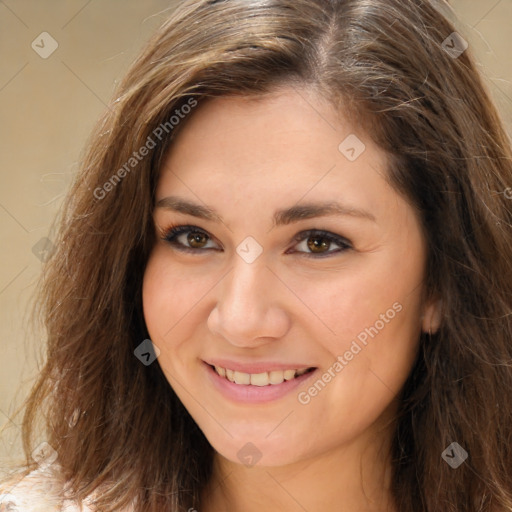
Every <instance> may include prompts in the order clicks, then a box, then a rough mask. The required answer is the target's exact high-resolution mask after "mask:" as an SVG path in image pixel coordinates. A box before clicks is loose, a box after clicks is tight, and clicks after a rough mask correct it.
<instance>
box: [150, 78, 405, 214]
mask: <svg viewBox="0 0 512 512" xmlns="http://www.w3.org/2000/svg"><path fill="white" fill-rule="evenodd" d="M387 165H388V160H387V155H386V154H385V153H384V152H383V151H382V150H381V149H380V148H379V147H377V146H376V145H375V144H374V143H373V141H372V140H371V139H370V137H369V136H368V135H367V134H366V133H364V132H361V131H359V130H357V129H356V128H354V127H353V126H352V125H351V123H350V122H349V121H348V120H347V119H345V118H344V116H343V114H342V113H340V112H337V111H335V110H334V109H333V107H332V106H331V105H330V103H328V102H327V101H325V100H323V99H322V98H320V97H318V96H317V95H315V94H314V93H312V92H311V91H307V90H300V91H299V90H296V89H292V88H289V89H284V90H280V91H278V92H275V93H273V94H267V95H265V96H261V97H253V96H250V97H245V96H227V97H220V98H214V99H209V100H207V101H205V102H202V103H200V105H199V106H198V107H197V108H196V109H195V110H194V112H193V114H192V115H191V116H190V117H189V118H187V119H186V120H185V123H184V125H183V126H182V127H180V131H179V132H178V133H177V136H176V138H175V140H174V141H173V143H172V146H171V147H170V150H169V151H168V153H167V155H166V158H165V159H164V162H163V166H162V169H161V175H160V179H159V184H158V189H157V201H158V200H159V199H161V198H162V197H164V196H165V195H170V194H173V195H174V194H176V193H178V194H181V195H183V196H185V197H187V198H188V199H193V200H195V201H196V202H197V200H198V199H199V200H203V201H205V202H208V203H209V204H210V203H211V202H212V199H213V200H214V202H215V201H219V200H220V201H221V202H220V203H218V206H219V208H221V209H222V207H225V206H226V202H225V200H226V199H227V198H229V205H231V206H236V205H237V204H238V203H237V201H241V202H245V204H247V205H249V204H250V203H254V204H256V203H257V207H258V208H261V207H266V206H267V205H268V204H269V203H270V202H279V203H283V202H286V203H289V202H292V203H296V202H298V201H300V200H301V198H303V199H308V200H315V201H317V200H320V199H324V200H327V199H329V200H338V199H343V198H344V199H345V200H346V201H349V202H351V203H353V204H352V206H354V207H356V205H357V207H359V208H368V207H369V206H372V208H373V209H374V210H377V211H376V213H377V214H378V213H379V210H385V209H389V207H390V206H391V203H393V202H396V196H397V193H396V192H395V191H394V190H393V189H392V188H391V187H390V186H389V184H388V182H387V180H386V168H387ZM207 199H208V200H207ZM222 201H224V204H222Z"/></svg>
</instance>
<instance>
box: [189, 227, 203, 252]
mask: <svg viewBox="0 0 512 512" xmlns="http://www.w3.org/2000/svg"><path fill="white" fill-rule="evenodd" d="M187 242H188V243H189V244H190V247H193V248H194V249H203V247H204V245H205V244H206V243H207V242H208V235H207V234H206V233H202V232H200V231H190V233H189V234H188V235H187Z"/></svg>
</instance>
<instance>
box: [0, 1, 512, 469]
mask: <svg viewBox="0 0 512 512" xmlns="http://www.w3.org/2000/svg"><path fill="white" fill-rule="evenodd" d="M177 3H178V2H176V1H174V2H173V1H169V0H167V1H166V0H145V1H144V2H140V1H136V0H108V1H100V0H67V1H66V2H62V1H57V0H45V1H40V0H39V1H38V0H0V119H1V121H0V161H1V166H0V175H1V178H0V179H1V188H0V233H1V239H2V250H1V260H0V336H1V347H2V356H1V357H0V426H3V427H4V430H3V433H2V434H1V435H0V468H1V467H2V466H3V465H4V466H5V462H6V461H7V460H13V459H15V458H18V456H19V454H20V453H21V450H20V439H19V423H20V420H21V416H20V415H17V416H16V415H15V410H16V406H17V405H19V403H20V401H21V400H22V399H23V397H24V396H25V394H26V392H27V390H28V387H29V386H30V384H31V382H33V378H34V375H35V373H36V369H37V362H38V361H39V362H40V361H41V356H42V344H41V342H40V340H38V339H33V337H30V336H28V333H27V328H26V326H27V321H28V319H27V313H28V309H27V304H28V300H29V298H30V294H31V293H32V291H33V289H34V282H35V280H36V278H37V276H38V274H39V272H40V269H41V259H42V258H44V253H45V250H47V249H48V248H49V247H50V245H51V240H50V241H49V239H51V233H50V232H49V228H50V224H51V221H52V219H53V217H54V215H55V213H56V211H57V210H58V208H59V205H60V203H61V199H62V196H63V194H64V192H65V190H66V188H67V187H68V185H69V183H70V181H71V178H72V175H73V173H74V172H76V170H77V162H78V159H79V156H80V152H81V149H82V148H83V145H84V143H85V140H86V137H87V136H88V134H89V132H90V130H91V129H92V127H93V124H94V122H95V120H96V119H97V118H98V117H99V115H100V114H101V112H102V111H103V110H104V109H105V104H106V102H107V101H108V99H109V98H110V96H111V93H112V90H113V86H114V84H115V83H116V82H117V81H118V80H119V79H120V78H121V77H122V75H123V73H124V72H125V70H126V69H127V67H128V65H129V63H130V62H131V60H132V59H133V57H134V56H135V54H136V53H137V51H138V49H139V48H140V47H141V46H142V44H143V43H144V42H145V41H146V40H147V39H148V37H149V36H150V35H151V34H152V33H153V31H154V30H155V29H156V27H157V26H159V25H160V24H161V22H162V21H163V20H164V19H165V18H166V15H167V14H168V12H169V10H172V8H173V6H175V5H177ZM451 5H452V6H453V9H454V11H455V13H456V14H457V17H458V21H457V28H458V31H459V32H460V33H461V34H462V35H463V36H464V37H465V38H466V39H467V40H468V42H469V44H470V47H471V48H472V50H473V51H474V52H475V54H476V56H477V58H478V61H479V65H480V68H481V70H482V72H483V73H484V75H485V76H486V78H487V81H488V84H489V88H490V90H491V92H492V94H493V96H494V98H495V101H496V102H497V104H498V105H499V108H500V110H501V112H502V114H503V117H504V119H505V121H506V123H507V127H508V130H509V133H511V134H512V56H511V53H512V52H511V51H510V49H511V48H512V34H511V32H510V26H511V22H512V0H452V1H451ZM42 33H46V34H42ZM41 34H42V35H41ZM52 52H53V53H52Z"/></svg>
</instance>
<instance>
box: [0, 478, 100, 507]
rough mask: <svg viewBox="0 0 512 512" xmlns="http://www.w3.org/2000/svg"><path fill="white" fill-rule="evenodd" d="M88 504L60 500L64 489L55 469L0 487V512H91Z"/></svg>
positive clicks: (3, 484)
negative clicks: (80, 504)
mask: <svg viewBox="0 0 512 512" xmlns="http://www.w3.org/2000/svg"><path fill="white" fill-rule="evenodd" d="M88 504H90V501H89V500H85V501H84V502H83V503H82V509H80V506H79V505H77V503H76V502H71V501H69V500H66V499H64V486H63V484H62V480H61V479H60V478H59V477H58V474H57V473H56V470H55V469H52V470H50V468H38V469H36V470H34V471H32V472H31V473H29V474H28V475H27V476H26V477H24V478H20V477H19V476H18V477H17V478H15V479H13V480H12V481H10V482H2V483H1V484H0V512H93V509H91V508H89V506H88Z"/></svg>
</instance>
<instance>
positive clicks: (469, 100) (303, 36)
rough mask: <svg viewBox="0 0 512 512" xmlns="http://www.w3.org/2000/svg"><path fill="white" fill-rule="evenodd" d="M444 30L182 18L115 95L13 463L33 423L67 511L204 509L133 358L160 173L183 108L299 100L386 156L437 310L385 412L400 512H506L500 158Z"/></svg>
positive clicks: (510, 330) (507, 224)
mask: <svg viewBox="0 0 512 512" xmlns="http://www.w3.org/2000/svg"><path fill="white" fill-rule="evenodd" d="M454 32H455V28H454V26H453V25H452V24H451V22H450V21H449V20H448V19H447V17H446V16H445V15H443V14H442V13H441V11H440V10H439V9H438V8H437V7H435V6H434V5H433V4H432V3H429V2H427V1H423V0H224V1H215V0H187V1H184V2H182V3H181V4H180V5H179V7H178V8H177V10H176V11H175V12H174V13H173V14H172V16H171V17H170V19H169V20H168V21H167V22H166V23H165V24H164V25H163V26H162V28H161V29H160V30H159V31H158V32H157V33H156V34H155V36H154V37H153V38H152V40H151V41H150V42H149V44H148V45H147V47H146V48H145V49H144V51H143V52H142V54H141V55H140V56H139V58H138V59H137V60H136V61H135V63H134V64H133V66H132V67H131V69H130V70H129V72H128V74H127V76H126V78H125V79H124V81H123V82H122V83H121V84H120V86H119V87H118V89H117V91H116V93H115V95H114V99H113V101H112V102H111V104H110V105H109V109H108V110H107V112H106V113H105V114H104V116H103V118H102V119H101V120H100V122H99V124H98V125H97V127H96V129H95V130H94V133H93V135H92V138H91V140H90V141H89V144H88V151H87V153H86V154H85V156H84V159H83V165H82V167H81V171H80V173H79V175H78V177H77V179H76V182H75V183H74V185H73V187H72V189H71V190H70V192H69V194H68V196H67V198H66V200H65V203H64V205H63V209H62V215H61V218H60V222H59V230H58V238H57V239H56V240H54V242H55V245H56V251H55V253H54V254H53V256H52V257H51V259H50V260H49V261H48V263H47V265H46V268H45V270H44V275H43V278H42V282H41V286H40V291H39V302H38V304H39V309H38V312H37V313H38V315H39V317H40V318H41V319H42V322H43V325H44V328H45V329H46V332H47V339H48V341H47V362H46V365H45V366H44V369H43V370H42V372H41V375H40V377H39V380H38V382H37V383H36V385H35V387H34V389H33V391H32V394H31V395H30V397H29V399H28V402H27V407H26V413H25V418H24V425H23V440H24V447H25V452H26V454H27V464H30V455H29V454H30V453H31V451H32V449H33V445H34V433H35V424H36V419H37V417H38V414H39V413H41V414H42V415H43V417H44V419H45V422H46V430H45V439H46V440H47V441H48V443H49V444H50V445H51V446H52V447H53V448H54V449H55V450H56V451H57V453H58V462H59V464H60V467H61V468H62V474H63V476H64V478H65V479H66V480H67V481H69V482H70V483H71V484H72V487H73V489H74V491H75V495H76V497H77V498H79V499H83V498H84V497H85V496H86V495H88V494H89V493H91V492H93V491H94V490H95V489H99V488H101V489H102V493H101V495H100V498H99V501H98V507H99V509H101V510H103V511H114V510H116V511H117V510H120V509H121V507H122V506H123V505H127V504H128V503H130V502H135V503H136V504H137V505H136V510H137V511H159V512H160V511H162V510H173V511H182V510H183V511H186V510H188V509H189V508H190V507H195V508H197V509H199V510H200V509H201V508H200V507H201V503H200V495H201V490H202V489H204V487H205V485H206V483H207V482H208V481H209V479H210V476H211V468H212V460H213V449H212V448H211V446H210V445H209V443H208V442H207V441H206V439H205V437H204V436H203V434H202V432H201V431H200V430H199V428H198V427H197V426H196V424H195V423H194V421H193V420H192V418H191V417H190V416H189V414H188V413H187V411H186V410H185V409H184V407H183V405H182V404H181V403H180V401H179V400H178V399H177V397H176V395H175V394H174V392H173V390H172V388H171V387H170V386H169V384H168V382H167V381H166V379H165V377H164V375H163V373H162V371H161V370H160V368H159V366H158V364H152V365H149V366H145V365H144V364H141V361H140V360H139V359H137V357H135V356H134V350H135V349H136V347H137V346H138V345H139V344H140V343H141V342H142V341H143V340H144V339H146V338H147V337H148V335H147V332H146V329H145V325H144V319H143V315H142V304H141V284H142V276H143V271H144V267H145V263H146V261H147V258H148V255H149V252H150V251H151V248H152V246H153V244H154V241H155V238H154V237H155V235H154V226H153V221H152V208H153V206H154V190H155V185H156V182H157V178H158V172H159V168H160V164H161V162H162V158H163V157H164V155H165V152H166V150H167V149H168V147H169V145H170V144H172V140H173V134H174V133H175V132H176V130H177V129H179V128H180V127H181V126H182V125H183V123H185V122H186V116H184V115H183V113H186V112H187V111H189V110H191V109H192V110H193V106H194V105H195V103H194V102H197V103H198V104H199V107H195V108H200V103H201V100H202V99H204V98H209V97H215V96H223V95H238V94H245V95H256V96H257V95H262V94H265V93H268V92H272V91H273V90H274V89H275V88H276V87H279V86H282V85H289V86H292V87H296V88H297V90H299V89H300V87H303V86H308V87H312V88H314V89H315V90H316V91H317V92H318V93H319V94H321V95H322V96H323V97H324V98H326V99H327V100H328V101H330V102H331V103H332V105H333V108H335V109H339V112H340V113H343V115H344V116H349V117H350V119H351V120H352V121H353V123H359V125H360V126H361V127H362V128H364V130H365V132H366V133H367V134H369V135H370V136H371V137H372V138H373V139H374V140H375V142H376V143H377V144H379V145H380V147H381V148H382V149H383V150H385V151H386V152H387V153H388V154H389V156H390V160H389V161H390V166H389V170H388V174H389V177H388V178H389V181H390V183H392V185H393V186H394V187H395V188H396V190H397V191H399V192H400V193H402V194H404V196H405V197H406V198H407V199H408V200H409V201H410V203H411V204H412V205H414V206H415V207H416V208H418V210H419V211H420V214H421V218H422V223H423V228H424V232H425V236H426V239H427V242H428V269H427V270H428V271H427V276H426V284H427V288H428V291H429V294H430V295H431V296H432V297H437V298H440V299H441V304H442V314H443V318H442V323H441V327H440V329H439V330H438V331H437V332H436V333H431V335H430V336H429V335H422V337H421V339H420V340H419V343H420V351H419V355H418V358H417V360H416V362H415V365H414V368H412V371H411V374H410V377H409V379H408V381H407V382H406V384H405V386H404V389H403V390H402V393H401V396H400V397H399V398H400V411H399V415H398V418H397V426H396V436H395V438H394V445H393V464H394V468H393V469H394V477H393V487H392V489H393V494H394V498H395V500H396V503H397V506H398V509H399V510H400V511H401V512H422V511H425V512H427V511H428V512H433V511H439V510H443V511H444V512H455V511H457V512H462V511H464V512H471V511H474V512H476V511H480V512H491V511H492V512H497V511H511V510H512V463H511V461H512V401H511V400H510V398H509V393H510V391H511V390H512V323H511V322H512V315H511V302H512V301H511V299H512V258H511V256H510V255H511V254H512V231H511V224H512V218H511V217H512V214H511V200H510V199H508V198H507V194H506V193H505V191H506V190H507V189H508V187H509V186H510V185H511V183H512V152H511V147H510V146H511V144H510V139H509V138H508V137H507V134H506V133H505V131H504V128H503V124H502V121H501V120H500V118H499V115H498V113H497V111H496V108H495V106H494V105H493V103H492V101H491V99H490V96H489V92H488V91H487V89H486V87H485V85H484V84H483V82H482V79H481V77H480V76H479V74H478V72H477V70H476V67H475V63H474V58H473V57H472V55H471V49H470V48H469V49H466V50H465V51H462V52H459V53H460V55H457V54H454V52H453V51H450V48H454V47H455V48H456V49H457V48H460V49H461V50H463V46H462V47H461V46H460V43H461V40H460V39H453V38H454V37H455V38H457V37H458V36H456V35H455V36H454V35H453V33H454ZM450 37H451V39H450ZM446 41H448V42H449V43H448V44H447V43H446ZM186 105H188V110H187V109H186V108H185V106H186ZM176 111H178V113H181V114H182V115H183V117H184V119H182V117H181V116H180V121H179V123H175V122H172V121H170V120H171V118H172V116H177V115H178V113H177V112H176ZM190 115H193V113H191V114H190ZM165 123H167V124H165ZM174 125H176V126H174ZM159 127H160V128H159ZM158 129H159V130H160V131H158ZM157 133H158V134H160V135H159V136H157V135H156V134H157ZM149 140H151V141H152V142H153V143H154V144H151V143H149V142H148V141H149ZM143 146H145V147H146V148H147V149H148V151H147V155H146V156H144V157H140V159H139V156H141V155H140V153H141V151H140V149H141V148H142V147H143ZM134 152H136V153H137V155H138V156H134ZM131 158H134V159H136V161H135V160H133V161H131V160H130V159H131ZM122 169H124V172H123V171H122ZM115 176H117V177H115ZM107 183H109V185H107ZM452 442H457V443H458V444H459V445H461V446H462V447H463V448H464V449H465V450H466V452H467V454H468V459H467V460H466V461H465V462H464V463H463V464H462V465H461V466H460V467H458V468H457V469H453V468H452V467H450V465H449V464H447V463H446V462H445V461H444V460H443V459H442V457H441V454H442V453H443V451H444V450H445V448H447V447H448V446H449V445H450V444H451V443H452ZM102 484H105V485H104V486H103V485H102ZM165 507H167V508H165Z"/></svg>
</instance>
